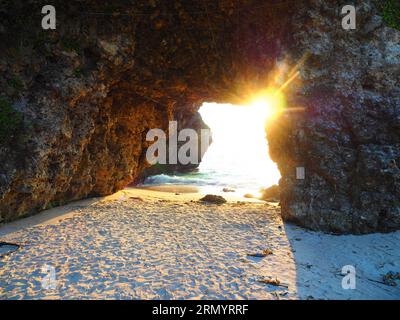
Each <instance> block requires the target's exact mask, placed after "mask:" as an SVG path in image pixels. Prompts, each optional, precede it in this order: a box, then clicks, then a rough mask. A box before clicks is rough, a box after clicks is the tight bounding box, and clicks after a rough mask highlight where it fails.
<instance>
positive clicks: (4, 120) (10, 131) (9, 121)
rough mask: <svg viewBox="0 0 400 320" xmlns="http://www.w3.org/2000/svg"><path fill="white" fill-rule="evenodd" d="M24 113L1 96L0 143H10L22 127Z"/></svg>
mask: <svg viewBox="0 0 400 320" xmlns="http://www.w3.org/2000/svg"><path fill="white" fill-rule="evenodd" d="M22 124H23V120H22V114H21V113H20V112H18V111H16V110H15V109H14V108H13V107H12V106H11V104H10V103H9V102H8V101H7V100H5V99H3V98H0V144H6V143H9V142H10V141H11V140H12V139H13V138H14V137H16V136H17V135H18V134H19V133H20V131H21V129H22Z"/></svg>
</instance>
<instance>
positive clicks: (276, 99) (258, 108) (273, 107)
mask: <svg viewBox="0 0 400 320" xmlns="http://www.w3.org/2000/svg"><path fill="white" fill-rule="evenodd" d="M285 106H286V102H285V97H284V95H283V93H282V92H280V91H279V90H274V89H267V90H264V91H261V92H259V93H257V94H256V95H255V96H253V98H252V99H251V102H250V107H251V108H252V109H253V110H254V112H256V113H257V115H258V117H261V118H263V119H264V120H271V119H273V118H275V117H276V116H278V115H279V114H281V113H282V112H283V111H284V109H285Z"/></svg>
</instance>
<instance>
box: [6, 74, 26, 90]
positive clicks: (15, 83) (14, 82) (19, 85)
mask: <svg viewBox="0 0 400 320" xmlns="http://www.w3.org/2000/svg"><path fill="white" fill-rule="evenodd" d="M8 84H9V85H10V86H11V87H13V88H14V89H15V90H17V91H21V90H22V89H23V88H24V83H23V82H22V80H21V78H19V77H18V76H15V77H14V78H12V79H11V80H9V81H8Z"/></svg>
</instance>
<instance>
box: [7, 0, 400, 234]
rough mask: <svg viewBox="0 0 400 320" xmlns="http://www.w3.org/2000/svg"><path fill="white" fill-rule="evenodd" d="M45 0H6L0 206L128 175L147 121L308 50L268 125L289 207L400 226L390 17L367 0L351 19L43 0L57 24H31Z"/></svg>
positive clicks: (39, 204)
mask: <svg viewBox="0 0 400 320" xmlns="http://www.w3.org/2000/svg"><path fill="white" fill-rule="evenodd" d="M44 4H46V3H42V1H33V0H28V1H24V3H23V4H22V3H11V2H2V3H0V40H1V41H0V46H1V48H0V49H1V50H0V87H1V89H2V90H1V93H0V98H1V100H0V107H1V114H0V122H1V125H2V126H4V125H5V124H6V123H8V124H9V123H11V124H12V125H11V126H8V127H7V128H8V132H9V133H10V134H8V135H4V136H2V137H0V141H1V143H0V220H2V221H7V220H11V219H15V218H18V217H20V216H23V215H27V214H33V213H35V212H37V211H39V210H42V209H44V208H47V207H49V206H52V205H57V204H59V203H62V202H67V201H71V200H75V199H79V198H83V197H88V196H95V195H105V194H109V193H112V192H114V191H116V190H118V189H121V188H123V187H124V186H125V185H126V184H128V183H129V182H131V181H132V180H134V179H137V178H138V177H140V174H141V173H142V172H143V170H144V169H145V168H146V167H147V164H146V161H145V151H146V148H147V146H148V143H147V142H146V141H145V136H146V133H147V131H148V130H149V129H151V128H161V129H167V127H168V121H170V120H176V119H190V118H191V117H193V116H194V115H195V113H196V111H197V109H198V108H199V106H200V105H201V103H202V102H206V101H209V102H211V101H215V102H231V103H236V102H242V101H243V99H244V98H245V97H246V96H247V94H248V93H249V92H254V91H256V90H259V89H261V88H264V87H265V86H266V85H267V84H268V83H270V81H271V74H273V72H272V70H274V69H275V67H276V66H277V62H282V61H286V63H288V65H290V66H294V65H296V64H297V63H298V62H299V61H302V58H303V57H305V56H308V59H304V60H305V62H304V63H303V64H300V65H299V70H300V72H301V76H300V81H297V82H296V83H295V85H294V86H292V87H291V90H290V91H287V96H288V101H289V108H291V110H297V112H290V111H288V112H287V113H286V114H285V115H284V116H282V117H281V118H280V119H278V120H277V121H276V122H275V123H274V124H272V125H271V126H270V127H269V130H268V137H269V142H270V152H271V155H272V157H273V159H274V160H275V161H277V162H278V164H279V168H280V171H281V173H282V180H281V183H280V187H281V204H282V215H283V217H284V218H285V219H288V220H293V221H296V222H298V223H300V224H302V225H304V226H306V227H309V228H312V229H316V230H324V231H333V232H341V233H342V232H344V233H346V232H354V233H364V232H372V231H390V230H394V229H396V228H399V227H400V207H399V202H400V196H399V169H398V165H399V163H400V159H399V150H400V149H399V148H398V147H399V122H400V117H399V98H398V97H399V78H400V77H399V32H398V31H396V30H395V29H391V28H388V27H385V26H384V24H383V23H382V19H381V17H380V15H381V13H380V12H379V9H378V6H377V5H376V2H375V1H372V0H370V1H362V3H360V4H359V5H358V16H357V17H358V28H357V30H355V31H345V30H343V29H342V28H341V15H340V9H341V7H342V5H341V4H338V3H334V4H333V3H331V4H327V3H326V1H322V0H307V1H306V0H304V1H284V2H282V1H274V0H269V1H266V0H263V1H261V0H220V1H178V0H173V1H161V0H152V1H135V2H132V3H127V2H126V1H113V4H112V5H110V4H105V3H104V1H100V0H87V1H74V2H73V3H70V2H65V1H53V5H54V6H55V7H56V9H57V30H55V31H43V30H42V29H41V21H40V20H41V17H42V16H41V15H40V11H41V7H42V6H43V5H44ZM343 4H344V3H343ZM307 53H308V54H307ZM306 54H307V55H306ZM10 108H11V109H10ZM299 110H302V111H299ZM3 131H4V130H3ZM3 131H1V130H0V135H2V132H3ZM298 166H303V167H305V170H306V179H305V180H301V181H298V180H296V178H295V169H296V167H298Z"/></svg>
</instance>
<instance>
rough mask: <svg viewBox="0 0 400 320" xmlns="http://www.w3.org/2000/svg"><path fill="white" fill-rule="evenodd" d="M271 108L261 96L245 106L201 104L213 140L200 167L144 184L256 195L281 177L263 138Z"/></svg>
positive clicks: (164, 175) (271, 116) (166, 175)
mask: <svg viewBox="0 0 400 320" xmlns="http://www.w3.org/2000/svg"><path fill="white" fill-rule="evenodd" d="M272 110H273V109H272V108H268V106H266V103H265V99H260V98H256V99H254V100H253V101H252V103H249V104H248V105H232V104H218V103H204V104H203V105H202V106H201V108H200V109H199V113H200V115H201V117H202V119H203V120H204V122H205V123H206V124H207V125H208V126H209V127H210V130H211V134H212V143H211V145H210V147H209V148H208V150H207V152H206V153H205V155H204V156H203V159H202V161H201V163H200V165H199V167H198V168H196V169H195V170H191V171H189V172H184V173H172V174H171V173H169V174H165V173H164V174H158V175H154V176H150V177H147V178H146V179H145V181H144V184H145V185H152V186H154V185H170V186H171V185H174V186H176V185H178V186H183V185H184V186H191V187H196V188H198V189H200V190H202V191H206V192H221V191H222V190H223V189H225V190H229V191H231V192H234V191H235V192H238V193H241V194H246V193H247V194H252V195H254V196H259V195H260V190H261V189H265V188H268V187H270V186H272V185H275V184H277V183H278V181H279V179H280V172H279V170H278V168H277V165H276V164H275V163H274V162H273V161H272V160H271V158H270V156H269V152H268V143H267V139H266V130H265V129H266V126H267V125H268V123H269V120H272V118H273V112H272ZM267 119H268V121H267Z"/></svg>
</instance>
